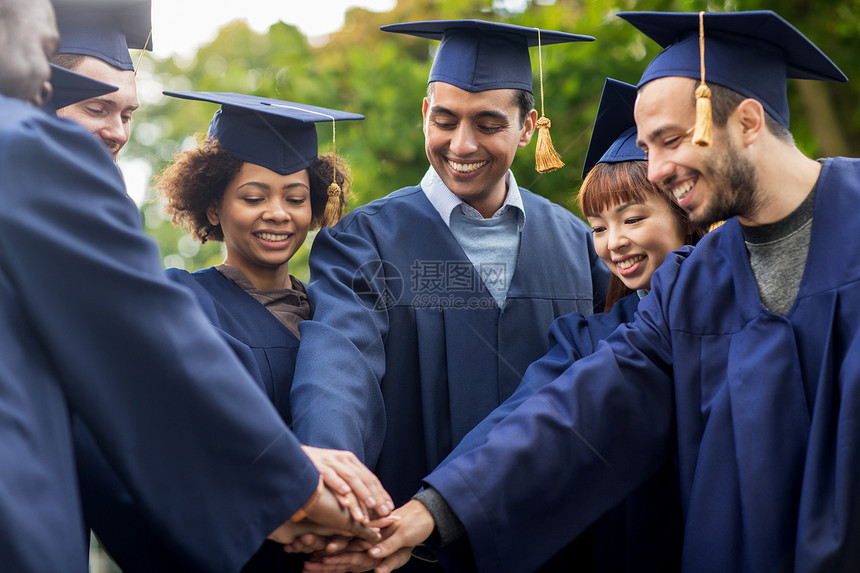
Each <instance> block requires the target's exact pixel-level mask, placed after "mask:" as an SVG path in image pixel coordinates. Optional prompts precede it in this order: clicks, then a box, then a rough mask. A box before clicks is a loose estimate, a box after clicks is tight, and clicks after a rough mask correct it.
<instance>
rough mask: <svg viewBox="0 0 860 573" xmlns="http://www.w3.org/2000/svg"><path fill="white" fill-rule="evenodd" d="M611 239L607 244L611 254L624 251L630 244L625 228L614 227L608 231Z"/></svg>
mask: <svg viewBox="0 0 860 573" xmlns="http://www.w3.org/2000/svg"><path fill="white" fill-rule="evenodd" d="M608 232H609V238H608V240H607V242H606V248H608V249H609V250H610V251H611V252H618V251H622V250H624V248H625V247H626V246H627V245H629V244H630V240H629V239H628V238H627V234H626V233H625V232H624V227H623V226H620V227H615V226H612V227H610V228H609V229H608Z"/></svg>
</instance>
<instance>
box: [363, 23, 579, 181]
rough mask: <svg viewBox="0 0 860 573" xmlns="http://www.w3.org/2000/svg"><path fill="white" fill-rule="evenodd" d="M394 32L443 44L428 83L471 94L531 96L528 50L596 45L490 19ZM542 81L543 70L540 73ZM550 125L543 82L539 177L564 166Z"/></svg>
mask: <svg viewBox="0 0 860 573" xmlns="http://www.w3.org/2000/svg"><path fill="white" fill-rule="evenodd" d="M380 30H382V31H383V32H394V33H397V34H407V35H409V36H418V37H419V38H428V39H431V40H440V41H441V43H440V44H439V49H438V50H437V51H436V57H435V58H434V59H433V66H432V67H431V68H430V79H429V82H444V83H446V84H451V85H452V86H455V87H458V88H460V89H461V90H465V91H467V92H482V91H487V90H498V89H517V90H525V91H527V92H530V93H531V92H532V64H531V59H530V58H529V47H532V46H537V47H538V58H540V48H541V47H542V46H545V45H550V44H565V43H568V42H591V41H593V40H594V38H593V37H592V36H584V35H582V34H569V33H567V32H556V31H553V30H541V29H539V28H526V27H524V26H516V25H514V24H502V23H499V22H487V21H485V20H433V21H428V22H408V23H404V24H389V25H388V26H382V27H381V28H380ZM541 76H543V70H541ZM550 125H551V124H550V121H549V119H547V118H546V117H545V116H544V115H543V82H541V117H540V119H539V120H538V122H537V127H538V140H537V149H536V153H535V158H536V168H537V170H538V171H539V172H540V173H546V172H548V171H554V170H555V169H558V168H559V167H561V166H563V165H564V163H563V162H562V160H561V157H559V155H558V153H556V151H555V149H553V147H552V139H551V138H550V136H549V128H550Z"/></svg>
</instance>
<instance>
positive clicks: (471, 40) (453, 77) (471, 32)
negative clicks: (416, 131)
mask: <svg viewBox="0 0 860 573" xmlns="http://www.w3.org/2000/svg"><path fill="white" fill-rule="evenodd" d="M380 30H382V31H383V32H394V33H397V34H406V35H409V36H418V37H419V38H427V39H430V40H441V44H440V45H439V49H438V50H437V51H436V57H435V58H434V59H433V66H432V68H431V69H430V80H429V81H431V82H444V83H447V84H451V85H452V86H456V87H458V88H460V89H461V90H465V91H468V92H481V91H486V90H497V89H506V88H513V89H519V90H526V91H529V92H531V91H532V66H531V60H530V58H529V50H528V48H529V47H532V46H537V45H538V29H537V28H526V27H524V26H516V25H514V24H502V23H498V22H487V21H484V20H434V21H429V22H408V23H404V24H389V25H387V26H382V27H381V28H380ZM592 40H594V38H593V37H591V36H583V35H581V34H568V33H566V32H555V31H551V30H540V45H542V46H546V45H550V44H563V43H567V42H590V41H592Z"/></svg>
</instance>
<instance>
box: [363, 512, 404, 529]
mask: <svg viewBox="0 0 860 573" xmlns="http://www.w3.org/2000/svg"><path fill="white" fill-rule="evenodd" d="M401 519H402V518H401V517H400V516H399V515H393V514H392V515H387V516H385V517H380V518H379V519H374V520H373V521H371V522H370V523H368V524H367V525H368V526H369V527H375V528H377V529H385V528H386V527H390V526H392V525H394V524H395V523H397V522H398V521H400V520H401Z"/></svg>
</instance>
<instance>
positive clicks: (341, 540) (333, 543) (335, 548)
mask: <svg viewBox="0 0 860 573" xmlns="http://www.w3.org/2000/svg"><path fill="white" fill-rule="evenodd" d="M350 541H352V538H351V537H342V536H339V535H338V536H337V537H332V538H331V539H329V540H328V543H326V546H325V547H323V548H322V552H323V553H327V554H329V555H336V554H338V553H342V552H343V551H345V550H346V549H347V547H349V542H350Z"/></svg>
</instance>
